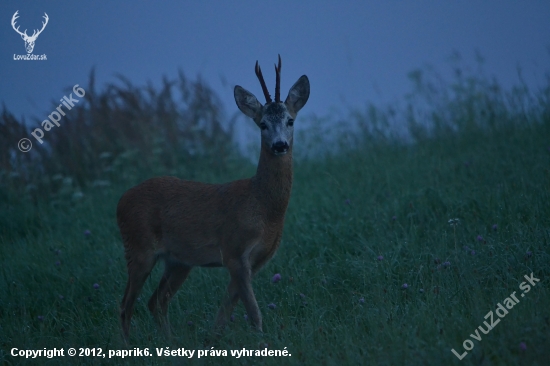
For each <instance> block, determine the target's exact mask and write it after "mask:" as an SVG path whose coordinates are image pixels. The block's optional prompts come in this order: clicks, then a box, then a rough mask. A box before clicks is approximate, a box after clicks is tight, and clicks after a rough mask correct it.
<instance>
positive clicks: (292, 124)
mask: <svg viewBox="0 0 550 366" xmlns="http://www.w3.org/2000/svg"><path fill="white" fill-rule="evenodd" d="M286 124H287V126H294V120H293V119H289V120H288V122H287V123H286Z"/></svg>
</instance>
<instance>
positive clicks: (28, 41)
mask: <svg viewBox="0 0 550 366" xmlns="http://www.w3.org/2000/svg"><path fill="white" fill-rule="evenodd" d="M17 13H19V10H17V11H16V12H15V14H13V17H12V18H11V26H12V27H13V30H15V31H16V32H17V33H19V35H20V36H21V38H23V41H25V49H26V50H27V53H32V50H33V49H34V42H35V41H36V39H37V38H38V36H39V35H40V33H42V31H43V30H44V28H46V24H48V20H49V18H48V14H46V13H44V19H45V20H46V21H45V22H42V29H40V30H36V29H35V30H34V32H33V33H32V36H30V37H29V36H28V35H27V30H26V29H25V31H24V32H21V31H19V26H18V27H17V28H15V20H16V19H17V18H19V15H17Z"/></svg>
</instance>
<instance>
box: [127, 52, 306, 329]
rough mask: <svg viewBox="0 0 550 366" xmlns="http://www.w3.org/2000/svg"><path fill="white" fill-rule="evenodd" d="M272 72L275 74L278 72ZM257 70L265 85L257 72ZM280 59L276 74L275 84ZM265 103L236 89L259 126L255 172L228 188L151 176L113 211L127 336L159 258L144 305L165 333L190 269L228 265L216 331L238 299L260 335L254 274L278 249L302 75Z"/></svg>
mask: <svg viewBox="0 0 550 366" xmlns="http://www.w3.org/2000/svg"><path fill="white" fill-rule="evenodd" d="M276 70H277V69H276ZM256 73H257V75H258V78H259V79H260V82H261V83H262V88H264V87H265V82H263V77H262V76H261V71H260V70H259V67H258V66H256ZM279 74H280V59H279V68H278V71H277V76H278V78H277V79H278V80H279ZM278 88H279V82H278V83H277V88H276V101H275V102H271V101H270V98H269V94H268V93H266V92H267V90H266V89H265V88H264V94H266V100H267V101H268V102H267V103H266V105H265V106H262V105H261V104H260V103H259V102H258V101H257V99H256V98H255V97H254V96H253V95H252V94H251V93H250V92H248V91H246V90H245V89H243V88H241V87H239V86H236V87H235V100H236V102H237V105H238V107H239V109H241V111H243V112H244V113H245V114H246V115H247V116H249V117H251V118H253V119H254V121H255V122H256V124H258V126H259V127H260V128H261V129H262V145H261V151H260V159H259V163H258V168H257V171H256V175H254V176H253V177H252V178H250V179H243V180H237V181H234V182H230V183H225V184H206V183H200V182H191V181H186V180H181V179H178V178H175V177H159V178H152V179H149V180H147V181H145V182H143V183H141V184H139V185H137V186H135V187H134V188H131V189H129V190H128V191H127V192H126V193H125V194H124V195H123V196H122V198H121V199H120V201H119V203H118V207H117V222H118V225H119V228H120V232H121V235H122V238H123V242H124V246H125V257H126V260H127V264H128V283H127V286H126V290H125V293H124V298H123V300H122V304H121V313H120V316H121V321H122V329H123V332H124V336H125V338H126V339H127V338H128V335H129V327H130V319H131V316H132V310H133V305H134V302H135V300H136V298H137V296H138V294H139V292H140V290H141V288H142V287H143V284H144V282H145V280H146V278H147V277H148V275H149V273H150V272H151V270H152V269H153V267H154V265H155V263H156V261H157V260H158V259H159V258H162V259H163V260H164V262H165V271H164V274H163V276H162V279H161V281H160V284H159V286H158V288H157V290H156V291H155V293H154V294H153V295H152V297H151V299H150V300H149V310H150V311H151V312H152V313H153V315H154V316H155V318H156V319H157V321H158V322H159V323H160V325H161V326H162V328H163V329H164V330H165V332H167V333H169V324H168V318H167V310H168V303H169V301H170V299H171V298H172V297H173V296H174V294H175V292H176V291H177V290H178V289H179V287H180V286H181V285H182V284H183V282H184V281H185V279H186V278H187V276H188V274H189V272H190V271H191V269H192V268H193V267H196V266H202V267H221V266H223V267H226V268H227V269H228V271H229V273H230V276H231V281H230V283H229V286H228V289H227V296H226V298H225V300H224V301H223V303H222V305H221V307H220V310H219V311H218V315H217V320H216V325H217V327H219V328H221V327H223V326H224V325H225V323H226V322H227V320H228V318H229V317H230V315H231V313H232V311H233V308H234V306H235V305H236V303H237V302H238V300H239V299H240V300H242V301H243V304H244V305H245V308H246V311H247V313H248V316H249V317H250V319H251V322H252V324H253V325H254V326H255V327H256V328H257V329H258V330H259V331H261V330H262V319H261V313H260V310H259V308H258V304H257V302H256V298H255V296H254V292H253V290H252V282H251V280H252V277H253V276H254V274H255V273H257V272H258V270H259V269H260V268H261V267H262V266H263V265H264V264H265V263H266V262H267V261H268V260H269V259H271V258H272V257H273V255H274V254H275V252H276V250H277V248H278V247H279V244H280V241H281V237H282V231H283V226H284V220H285V213H286V209H287V206H288V202H289V199H290V193H291V188H292V124H293V121H294V118H295V117H296V114H297V112H298V110H299V109H301V108H302V107H303V105H304V104H305V103H306V102H307V99H308V97H309V81H308V79H307V77H306V76H305V75H304V76H302V77H301V78H300V79H299V80H298V81H297V82H296V84H294V86H293V87H292V88H291V90H290V92H289V96H288V97H287V99H286V101H285V102H284V103H282V102H280V100H279V97H278Z"/></svg>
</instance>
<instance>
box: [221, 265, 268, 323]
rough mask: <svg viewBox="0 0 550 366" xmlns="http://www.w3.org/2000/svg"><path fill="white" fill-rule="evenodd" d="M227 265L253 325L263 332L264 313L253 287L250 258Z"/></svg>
mask: <svg viewBox="0 0 550 366" xmlns="http://www.w3.org/2000/svg"><path fill="white" fill-rule="evenodd" d="M227 267H228V269H229V273H230V275H231V282H235V283H236V287H237V293H238V296H239V298H240V299H241V300H242V302H243V304H244V307H245V309H246V312H247V313H248V317H249V318H250V320H251V322H252V325H253V326H254V327H255V328H256V330H258V331H260V332H262V314H261V313H260V308H259V307H258V302H257V301H256V297H255V296H254V290H253V289H252V273H251V270H250V264H249V263H248V259H246V260H242V259H241V260H240V261H235V262H233V263H231V265H228V266H227ZM230 285H231V284H230ZM224 315H225V314H224Z"/></svg>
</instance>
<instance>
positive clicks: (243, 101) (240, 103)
mask: <svg viewBox="0 0 550 366" xmlns="http://www.w3.org/2000/svg"><path fill="white" fill-rule="evenodd" d="M233 94H234V95H235V102H237V107H239V109H240V110H241V112H243V113H244V114H246V115H247V116H248V117H250V118H252V119H253V120H254V121H255V122H256V119H257V117H258V116H260V115H261V112H262V105H261V104H260V102H258V99H256V97H255V96H254V94H252V93H251V92H249V91H248V90H246V89H245V88H243V87H241V86H239V85H236V86H235V90H234V91H233Z"/></svg>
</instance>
